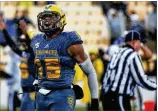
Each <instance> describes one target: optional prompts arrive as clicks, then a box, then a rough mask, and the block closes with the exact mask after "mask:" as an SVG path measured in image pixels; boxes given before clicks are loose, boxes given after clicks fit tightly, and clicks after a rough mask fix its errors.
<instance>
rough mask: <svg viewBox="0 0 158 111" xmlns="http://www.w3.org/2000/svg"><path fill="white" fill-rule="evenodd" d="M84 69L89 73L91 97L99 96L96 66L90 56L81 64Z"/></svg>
mask: <svg viewBox="0 0 158 111" xmlns="http://www.w3.org/2000/svg"><path fill="white" fill-rule="evenodd" d="M79 66H80V68H81V69H82V71H83V72H84V73H85V74H86V75H87V78H88V86H89V89H90V92H91V98H93V99H96V98H98V81H97V75H96V72H95V70H94V67H93V65H92V63H91V61H90V59H89V58H87V59H86V60H85V61H84V62H83V63H81V64H79Z"/></svg>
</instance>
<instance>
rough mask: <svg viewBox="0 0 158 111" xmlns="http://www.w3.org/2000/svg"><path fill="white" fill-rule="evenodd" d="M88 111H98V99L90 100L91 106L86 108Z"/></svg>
mask: <svg viewBox="0 0 158 111" xmlns="http://www.w3.org/2000/svg"><path fill="white" fill-rule="evenodd" d="M88 111H99V101H98V99H92V100H91V104H90V105H89V107H88Z"/></svg>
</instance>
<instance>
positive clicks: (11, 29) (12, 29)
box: [0, 11, 16, 43]
mask: <svg viewBox="0 0 158 111" xmlns="http://www.w3.org/2000/svg"><path fill="white" fill-rule="evenodd" d="M0 21H4V22H5V24H6V30H7V31H8V33H9V35H10V36H11V37H12V38H13V39H14V38H15V37H16V26H15V24H14V22H13V20H12V19H5V18H4V13H3V12H2V11H0ZM5 42H6V40H5V38H4V35H3V33H2V31H0V43H5Z"/></svg>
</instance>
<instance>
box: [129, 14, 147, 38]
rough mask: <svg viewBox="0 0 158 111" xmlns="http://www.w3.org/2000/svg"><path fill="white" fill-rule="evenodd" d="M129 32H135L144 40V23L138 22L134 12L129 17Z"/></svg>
mask: <svg viewBox="0 0 158 111" xmlns="http://www.w3.org/2000/svg"><path fill="white" fill-rule="evenodd" d="M129 28H130V30H136V31H138V32H139V33H140V34H141V37H143V38H146V35H145V26H144V23H143V22H141V21H140V19H139V16H138V14H137V13H136V12H135V11H132V12H131V15H130V27H129Z"/></svg>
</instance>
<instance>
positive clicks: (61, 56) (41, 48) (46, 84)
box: [31, 4, 99, 111]
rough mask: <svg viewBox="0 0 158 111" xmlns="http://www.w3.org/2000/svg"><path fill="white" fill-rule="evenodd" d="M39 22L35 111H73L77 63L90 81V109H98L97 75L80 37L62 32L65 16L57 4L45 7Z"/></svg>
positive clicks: (35, 46)
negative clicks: (37, 88) (37, 86)
mask: <svg viewBox="0 0 158 111" xmlns="http://www.w3.org/2000/svg"><path fill="white" fill-rule="evenodd" d="M37 20H38V28H39V30H40V31H41V32H42V33H41V34H38V35H36V36H35V37H34V38H33V39H32V41H31V47H32V48H33V51H34V54H35V64H36V66H37V69H38V85H39V91H38V92H37V95H36V110H37V111H48V110H49V111H73V110H74V107H75V102H76V95H78V94H77V93H74V90H73V88H72V82H73V79H74V74H75V70H74V66H75V64H76V63H78V64H79V66H80V68H81V69H82V70H83V71H84V72H85V74H86V75H87V78H88V85H89V88H90V92H91V110H93V111H96V110H98V109H99V108H98V106H99V104H98V82H97V77H96V72H95V70H94V67H93V65H92V63H91V61H90V59H89V57H88V56H87V55H86V53H85V52H84V48H83V46H82V43H83V41H82V40H81V38H80V36H79V35H78V34H77V33H76V32H75V31H72V32H64V31H63V29H64V26H65V25H66V17H65V14H64V13H63V11H62V10H61V9H60V8H59V7H58V6H57V5H54V4H51V5H47V6H45V7H44V9H43V11H42V12H41V13H39V14H38V16H37ZM36 82H37V81H36ZM36 82H35V83H36Z"/></svg>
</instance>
